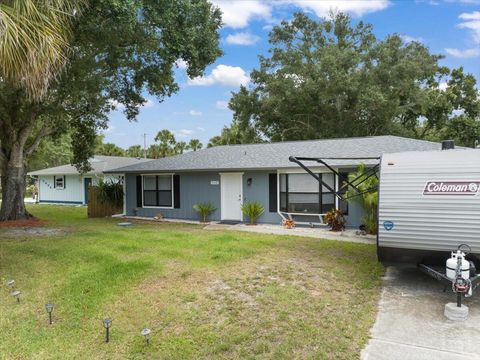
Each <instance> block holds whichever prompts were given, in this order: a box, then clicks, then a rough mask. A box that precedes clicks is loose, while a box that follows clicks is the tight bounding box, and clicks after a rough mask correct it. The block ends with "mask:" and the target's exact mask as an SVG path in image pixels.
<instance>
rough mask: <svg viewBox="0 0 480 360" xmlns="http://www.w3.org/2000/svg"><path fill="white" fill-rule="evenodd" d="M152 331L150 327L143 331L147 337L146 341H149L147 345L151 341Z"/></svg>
mask: <svg viewBox="0 0 480 360" xmlns="http://www.w3.org/2000/svg"><path fill="white" fill-rule="evenodd" d="M151 333H152V331H151V330H150V329H149V328H145V329H143V330H142V332H141V334H142V336H143V337H144V338H145V342H146V343H147V345H148V344H149V343H150V334H151Z"/></svg>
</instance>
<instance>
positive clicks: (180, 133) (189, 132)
mask: <svg viewBox="0 0 480 360" xmlns="http://www.w3.org/2000/svg"><path fill="white" fill-rule="evenodd" d="M174 134H175V136H177V137H179V138H182V139H185V138H188V137H189V136H190V135H192V134H193V130H190V129H181V130H180V131H175V132H174Z"/></svg>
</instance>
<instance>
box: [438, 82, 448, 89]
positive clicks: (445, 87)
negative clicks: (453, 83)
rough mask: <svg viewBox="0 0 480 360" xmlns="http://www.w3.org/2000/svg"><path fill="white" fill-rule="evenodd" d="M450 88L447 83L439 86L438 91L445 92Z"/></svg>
mask: <svg viewBox="0 0 480 360" xmlns="http://www.w3.org/2000/svg"><path fill="white" fill-rule="evenodd" d="M447 88H448V83H447V82H441V83H440V84H438V90H440V91H445V90H447Z"/></svg>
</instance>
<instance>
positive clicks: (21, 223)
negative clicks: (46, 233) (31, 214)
mask: <svg viewBox="0 0 480 360" xmlns="http://www.w3.org/2000/svg"><path fill="white" fill-rule="evenodd" d="M45 224H46V221H44V220H40V219H37V218H30V219H23V220H7V221H0V228H19V227H20V228H28V227H40V226H45Z"/></svg>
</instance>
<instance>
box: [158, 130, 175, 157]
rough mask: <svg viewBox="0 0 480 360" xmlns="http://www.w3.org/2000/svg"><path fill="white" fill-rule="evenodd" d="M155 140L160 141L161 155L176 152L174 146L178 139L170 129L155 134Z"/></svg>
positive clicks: (164, 155)
mask: <svg viewBox="0 0 480 360" xmlns="http://www.w3.org/2000/svg"><path fill="white" fill-rule="evenodd" d="M155 141H158V142H159V145H158V146H159V151H160V157H162V158H164V157H167V156H170V155H172V154H174V148H175V144H176V143H177V141H176V140H175V135H173V134H172V133H171V132H170V131H169V130H167V129H163V130H160V131H159V132H158V133H157V136H155Z"/></svg>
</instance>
